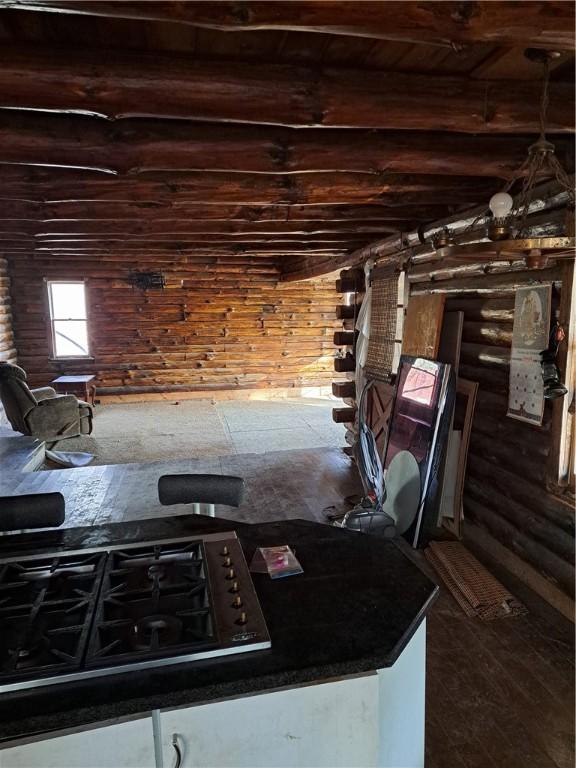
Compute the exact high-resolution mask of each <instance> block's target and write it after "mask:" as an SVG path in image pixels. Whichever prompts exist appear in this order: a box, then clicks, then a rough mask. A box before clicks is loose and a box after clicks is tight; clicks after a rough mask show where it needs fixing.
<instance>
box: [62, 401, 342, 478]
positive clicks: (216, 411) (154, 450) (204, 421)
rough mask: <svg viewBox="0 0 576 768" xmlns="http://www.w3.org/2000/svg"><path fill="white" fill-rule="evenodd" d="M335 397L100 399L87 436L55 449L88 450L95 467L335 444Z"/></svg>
mask: <svg viewBox="0 0 576 768" xmlns="http://www.w3.org/2000/svg"><path fill="white" fill-rule="evenodd" d="M340 402H341V401H339V400H336V399H333V398H330V397H326V398H294V399H286V400H265V401H262V400H227V401H221V402H213V401H212V400H209V399H206V400H182V401H177V400H173V401H171V402H170V401H168V402H143V403H113V404H105V405H99V406H97V407H96V409H95V417H94V431H93V433H92V435H91V436H89V437H81V438H74V439H72V440H65V441H62V442H61V443H59V444H58V446H57V448H58V449H60V450H66V451H87V452H89V453H93V454H94V455H95V459H94V461H93V462H92V465H93V466H94V465H104V464H126V463H132V462H141V463H143V462H151V461H174V460H181V459H189V458H206V457H218V456H230V455H236V454H246V453H256V454H264V453H269V452H271V451H286V450H294V449H310V448H339V447H342V446H343V445H345V442H344V434H345V430H344V427H343V425H341V424H335V423H334V422H333V421H332V408H333V407H334V406H335V405H338V404H340Z"/></svg>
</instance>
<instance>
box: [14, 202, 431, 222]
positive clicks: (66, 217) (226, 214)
mask: <svg viewBox="0 0 576 768" xmlns="http://www.w3.org/2000/svg"><path fill="white" fill-rule="evenodd" d="M394 203H395V201H394V200H390V201H389V204H388V205H379V204H377V203H372V204H367V205H346V204H344V205H264V206H249V205H234V204H229V205H225V204H221V205H218V204H210V203H206V204H202V203H179V202H172V201H170V200H167V201H166V202H164V203H156V204H138V203H120V204H118V203H106V202H90V203H86V202H65V203H46V204H44V203H36V202H27V201H23V200H16V201H11V200H3V201H2V206H1V207H0V222H5V224H6V226H13V225H14V226H17V224H16V222H21V224H20V226H24V225H25V223H26V222H28V223H30V224H32V223H34V222H39V223H40V224H45V225H46V226H54V227H58V226H59V225H60V224H63V225H65V226H71V227H74V226H76V224H78V225H81V224H84V223H86V224H91V223H94V224H95V226H99V224H97V222H100V221H103V222H106V221H108V222H112V221H114V222H119V223H120V224H119V225H120V226H123V223H124V222H126V223H127V226H129V222H131V221H132V222H147V223H149V224H150V225H151V224H152V223H154V222H161V221H165V220H174V221H184V222H209V224H210V225H214V226H218V224H217V222H221V223H226V224H228V223H230V222H234V223H237V224H238V223H242V222H244V223H246V224H270V223H272V222H276V223H278V224H281V223H283V222H291V223H294V224H296V223H304V222H314V223H315V224H319V223H320V222H329V223H330V226H332V225H333V224H338V223H342V224H348V223H354V222H356V221H360V222H368V221H371V222H374V223H378V222H388V221H399V220H414V219H419V220H425V221H432V220H435V219H437V218H439V217H440V216H441V215H442V213H443V211H444V210H445V209H446V204H445V203H443V202H442V201H438V200H437V199H436V200H434V201H431V202H430V203H428V204H427V205H423V204H420V205H414V204H412V205H407V204H405V205H398V204H394ZM9 222H13V225H12V224H9ZM104 226H106V225H105V224H104Z"/></svg>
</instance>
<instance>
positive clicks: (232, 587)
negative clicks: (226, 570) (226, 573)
mask: <svg viewBox="0 0 576 768" xmlns="http://www.w3.org/2000/svg"><path fill="white" fill-rule="evenodd" d="M239 591H240V590H239V589H238V582H237V581H234V582H232V586H231V587H230V592H239Z"/></svg>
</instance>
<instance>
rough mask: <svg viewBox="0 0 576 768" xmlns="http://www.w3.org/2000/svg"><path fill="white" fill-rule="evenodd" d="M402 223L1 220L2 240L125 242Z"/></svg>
mask: <svg viewBox="0 0 576 768" xmlns="http://www.w3.org/2000/svg"><path fill="white" fill-rule="evenodd" d="M402 223H403V222H401V221H396V222H386V221H380V222H379V221H376V220H375V221H361V220H359V221H354V222H340V223H338V222H334V223H332V222H327V221H317V222H313V221H311V222H298V221H295V222H291V221H288V222H271V223H267V222H263V223H254V224H252V223H250V222H233V221H232V222H229V221H194V220H189V219H152V220H148V221H146V220H142V221H139V220H138V219H120V220H117V219H116V220H115V219H111V220H107V219H99V220H97V221H93V220H90V219H88V220H76V221H69V220H63V221H58V220H56V221H47V222H37V221H27V220H25V221H23V220H18V219H16V220H14V219H0V240H3V239H4V238H5V237H6V235H7V234H9V233H14V234H17V235H18V236H19V237H34V238H36V239H37V240H46V239H51V240H56V239H64V238H71V237H75V238H80V237H100V238H103V239H107V238H108V237H113V236H117V235H121V236H122V237H124V238H125V239H129V238H130V239H136V238H141V237H145V238H154V237H160V236H168V237H173V236H174V237H186V236H195V235H203V236H204V235H220V236H222V237H229V238H231V239H232V240H235V239H242V238H246V237H253V238H254V239H257V238H258V237H259V236H262V235H264V236H272V235H277V236H279V237H286V236H292V237H294V236H300V235H301V236H306V237H309V236H311V235H314V236H318V235H324V236H334V235H336V236H338V237H344V238H345V237H350V236H358V235H361V234H375V235H377V234H378V233H379V232H394V231H397V230H398V229H400V228H401V227H402Z"/></svg>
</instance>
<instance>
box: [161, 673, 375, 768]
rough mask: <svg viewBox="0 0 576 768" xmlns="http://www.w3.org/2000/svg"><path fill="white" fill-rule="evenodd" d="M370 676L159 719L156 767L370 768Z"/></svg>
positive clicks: (172, 713)
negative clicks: (159, 755) (176, 747)
mask: <svg viewBox="0 0 576 768" xmlns="http://www.w3.org/2000/svg"><path fill="white" fill-rule="evenodd" d="M378 696H379V681H378V675H377V674H368V675H364V676H362V677H356V678H348V679H345V680H338V681H335V682H330V683H324V684H321V685H309V686H302V687H299V688H292V689H289V690H280V691H275V692H273V693H262V694H258V695H254V696H245V697H242V698H238V699H229V700H226V701H219V702H214V703H212V704H204V705H202V706H197V707H187V708H186V709H178V710H170V711H163V712H161V714H160V730H161V744H162V750H161V753H162V761H163V766H162V767H161V768H172V767H173V766H174V765H175V762H176V761H175V758H176V753H175V750H174V747H173V745H172V739H173V735H174V734H176V735H177V741H178V745H179V747H180V749H181V750H182V763H181V766H182V768H241V767H242V768H244V767H246V768H259V767H260V768H280V766H286V767H287V768H288V767H289V768H297V767H298V766H307V767H308V766H314V768H321V767H324V766H326V768H344V767H346V768H352V767H353V766H358V768H371V767H372V766H376V765H377V761H378V738H379V730H378V717H377V712H378Z"/></svg>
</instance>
